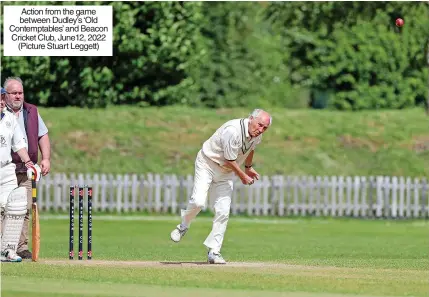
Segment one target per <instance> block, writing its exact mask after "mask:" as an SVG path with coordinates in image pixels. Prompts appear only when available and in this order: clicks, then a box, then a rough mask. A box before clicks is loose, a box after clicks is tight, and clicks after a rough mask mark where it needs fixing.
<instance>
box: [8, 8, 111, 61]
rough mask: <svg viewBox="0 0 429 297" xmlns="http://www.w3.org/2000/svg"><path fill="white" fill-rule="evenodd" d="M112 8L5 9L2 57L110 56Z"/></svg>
mask: <svg viewBox="0 0 429 297" xmlns="http://www.w3.org/2000/svg"><path fill="white" fill-rule="evenodd" d="M112 18H113V16H112V7H111V6H86V5H76V6H61V5H56V6H4V21H3V34H4V35H3V40H4V41H3V43H4V56H43V57H44V56H112V52H113V44H112V43H113V28H112Z"/></svg>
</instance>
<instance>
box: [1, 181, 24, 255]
mask: <svg viewBox="0 0 429 297" xmlns="http://www.w3.org/2000/svg"><path fill="white" fill-rule="evenodd" d="M26 213H27V190H26V189H25V188H23V187H18V188H16V189H14V190H13V191H12V192H11V193H10V194H9V197H8V198H7V202H6V206H5V209H4V215H3V216H2V224H1V225H2V236H1V251H4V250H5V249H13V250H14V251H16V248H17V247H18V242H19V237H20V235H21V230H22V226H23V223H24V217H25V214H26Z"/></svg>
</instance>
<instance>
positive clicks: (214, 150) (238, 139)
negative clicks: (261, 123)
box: [202, 119, 262, 171]
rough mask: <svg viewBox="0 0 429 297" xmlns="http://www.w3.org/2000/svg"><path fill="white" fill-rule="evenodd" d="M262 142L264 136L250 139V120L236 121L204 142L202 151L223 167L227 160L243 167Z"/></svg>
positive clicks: (218, 130)
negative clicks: (250, 154)
mask: <svg viewBox="0 0 429 297" xmlns="http://www.w3.org/2000/svg"><path fill="white" fill-rule="evenodd" d="M261 140H262V134H261V135H259V136H257V137H254V138H252V137H250V135H249V119H234V120H230V121H228V122H226V123H225V124H223V125H222V126H221V127H220V128H219V129H217V130H216V132H215V133H214V134H213V135H212V136H211V137H210V138H209V139H207V140H206V141H205V142H204V144H203V148H202V151H203V153H204V155H205V156H207V157H208V158H209V159H211V160H212V161H214V162H216V163H218V164H219V165H220V166H223V165H224V164H225V161H226V160H228V161H236V162H237V164H238V165H241V164H243V163H244V161H245V160H246V158H247V156H248V155H249V153H250V152H251V151H252V150H254V149H255V147H256V145H258V144H259V143H261ZM227 170H228V171H229V170H231V169H229V168H228V169H227Z"/></svg>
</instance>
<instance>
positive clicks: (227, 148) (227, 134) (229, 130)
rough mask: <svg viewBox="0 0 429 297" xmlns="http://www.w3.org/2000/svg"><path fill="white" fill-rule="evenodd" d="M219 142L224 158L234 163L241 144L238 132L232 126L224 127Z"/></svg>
mask: <svg viewBox="0 0 429 297" xmlns="http://www.w3.org/2000/svg"><path fill="white" fill-rule="evenodd" d="M221 142H222V148H223V156H224V158H225V159H226V160H228V161H235V160H236V159H237V157H238V152H239V149H240V144H241V140H240V133H239V131H238V130H237V129H236V128H235V127H232V126H230V127H226V128H225V129H224V130H223V131H222V135H221Z"/></svg>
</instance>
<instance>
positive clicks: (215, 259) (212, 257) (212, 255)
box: [207, 252, 226, 264]
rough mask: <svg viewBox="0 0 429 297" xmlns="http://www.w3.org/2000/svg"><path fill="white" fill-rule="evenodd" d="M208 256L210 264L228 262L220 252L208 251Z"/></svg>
mask: <svg viewBox="0 0 429 297" xmlns="http://www.w3.org/2000/svg"><path fill="white" fill-rule="evenodd" d="M207 257H208V262H209V263H210V264H226V261H225V259H224V258H223V257H222V255H221V254H220V253H216V252H208V254H207Z"/></svg>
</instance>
